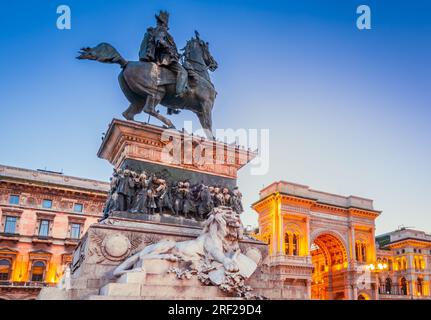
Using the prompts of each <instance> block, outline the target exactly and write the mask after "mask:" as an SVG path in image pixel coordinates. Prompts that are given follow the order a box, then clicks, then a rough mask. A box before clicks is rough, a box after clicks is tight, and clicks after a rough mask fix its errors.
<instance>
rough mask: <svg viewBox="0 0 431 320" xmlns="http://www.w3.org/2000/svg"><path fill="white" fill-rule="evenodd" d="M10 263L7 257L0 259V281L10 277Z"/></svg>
mask: <svg viewBox="0 0 431 320" xmlns="http://www.w3.org/2000/svg"><path fill="white" fill-rule="evenodd" d="M11 269H12V263H11V261H10V260H9V259H1V260H0V281H8V280H9V278H10V274H11Z"/></svg>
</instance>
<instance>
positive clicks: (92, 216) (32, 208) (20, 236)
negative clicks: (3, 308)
mask: <svg viewBox="0 0 431 320" xmlns="http://www.w3.org/2000/svg"><path fill="white" fill-rule="evenodd" d="M108 190H109V183H106V182H100V181H95V180H89V179H83V178H76V177H70V176H65V175H62V174H59V173H53V172H47V171H34V170H27V169H21V168H14V167H8V166H0V299H34V298H35V297H36V296H37V294H38V292H39V291H40V288H41V287H43V286H53V285H56V284H57V282H58V281H59V279H60V278H61V276H62V275H63V272H64V270H65V268H66V266H67V265H68V264H69V263H70V262H71V258H72V252H73V250H74V248H75V247H76V245H77V244H78V241H79V239H80V237H81V236H82V235H83V234H84V233H85V231H86V229H87V228H88V226H89V225H91V224H92V223H95V222H97V220H98V219H99V218H100V216H101V213H102V209H103V206H104V203H105V200H106V197H107V192H108Z"/></svg>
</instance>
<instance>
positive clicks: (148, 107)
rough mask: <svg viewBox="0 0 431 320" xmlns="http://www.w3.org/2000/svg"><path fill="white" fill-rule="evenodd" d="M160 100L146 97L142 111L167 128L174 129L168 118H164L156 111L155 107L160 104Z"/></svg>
mask: <svg viewBox="0 0 431 320" xmlns="http://www.w3.org/2000/svg"><path fill="white" fill-rule="evenodd" d="M161 100H162V99H160V98H156V97H152V96H148V97H147V101H146V102H145V106H144V108H143V111H144V112H145V113H148V114H149V115H150V116H153V117H155V118H157V119H159V120H160V121H161V122H163V123H164V124H165V125H166V126H167V127H168V128H175V126H174V124H173V123H172V122H171V120H169V119H168V118H165V117H164V116H162V115H161V114H160V113H158V112H157V111H156V106H157V105H158V104H159V103H160V101H161Z"/></svg>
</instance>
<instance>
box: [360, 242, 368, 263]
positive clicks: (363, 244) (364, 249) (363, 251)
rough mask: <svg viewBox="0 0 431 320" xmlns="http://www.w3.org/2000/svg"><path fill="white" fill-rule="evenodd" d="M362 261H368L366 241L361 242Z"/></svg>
mask: <svg viewBox="0 0 431 320" xmlns="http://www.w3.org/2000/svg"><path fill="white" fill-rule="evenodd" d="M361 250H362V251H361V253H362V262H367V247H366V245H365V243H362V244H361Z"/></svg>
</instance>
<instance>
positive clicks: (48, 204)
mask: <svg viewBox="0 0 431 320" xmlns="http://www.w3.org/2000/svg"><path fill="white" fill-rule="evenodd" d="M42 208H45V209H51V208H52V200H49V199H44V200H43V202H42Z"/></svg>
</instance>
